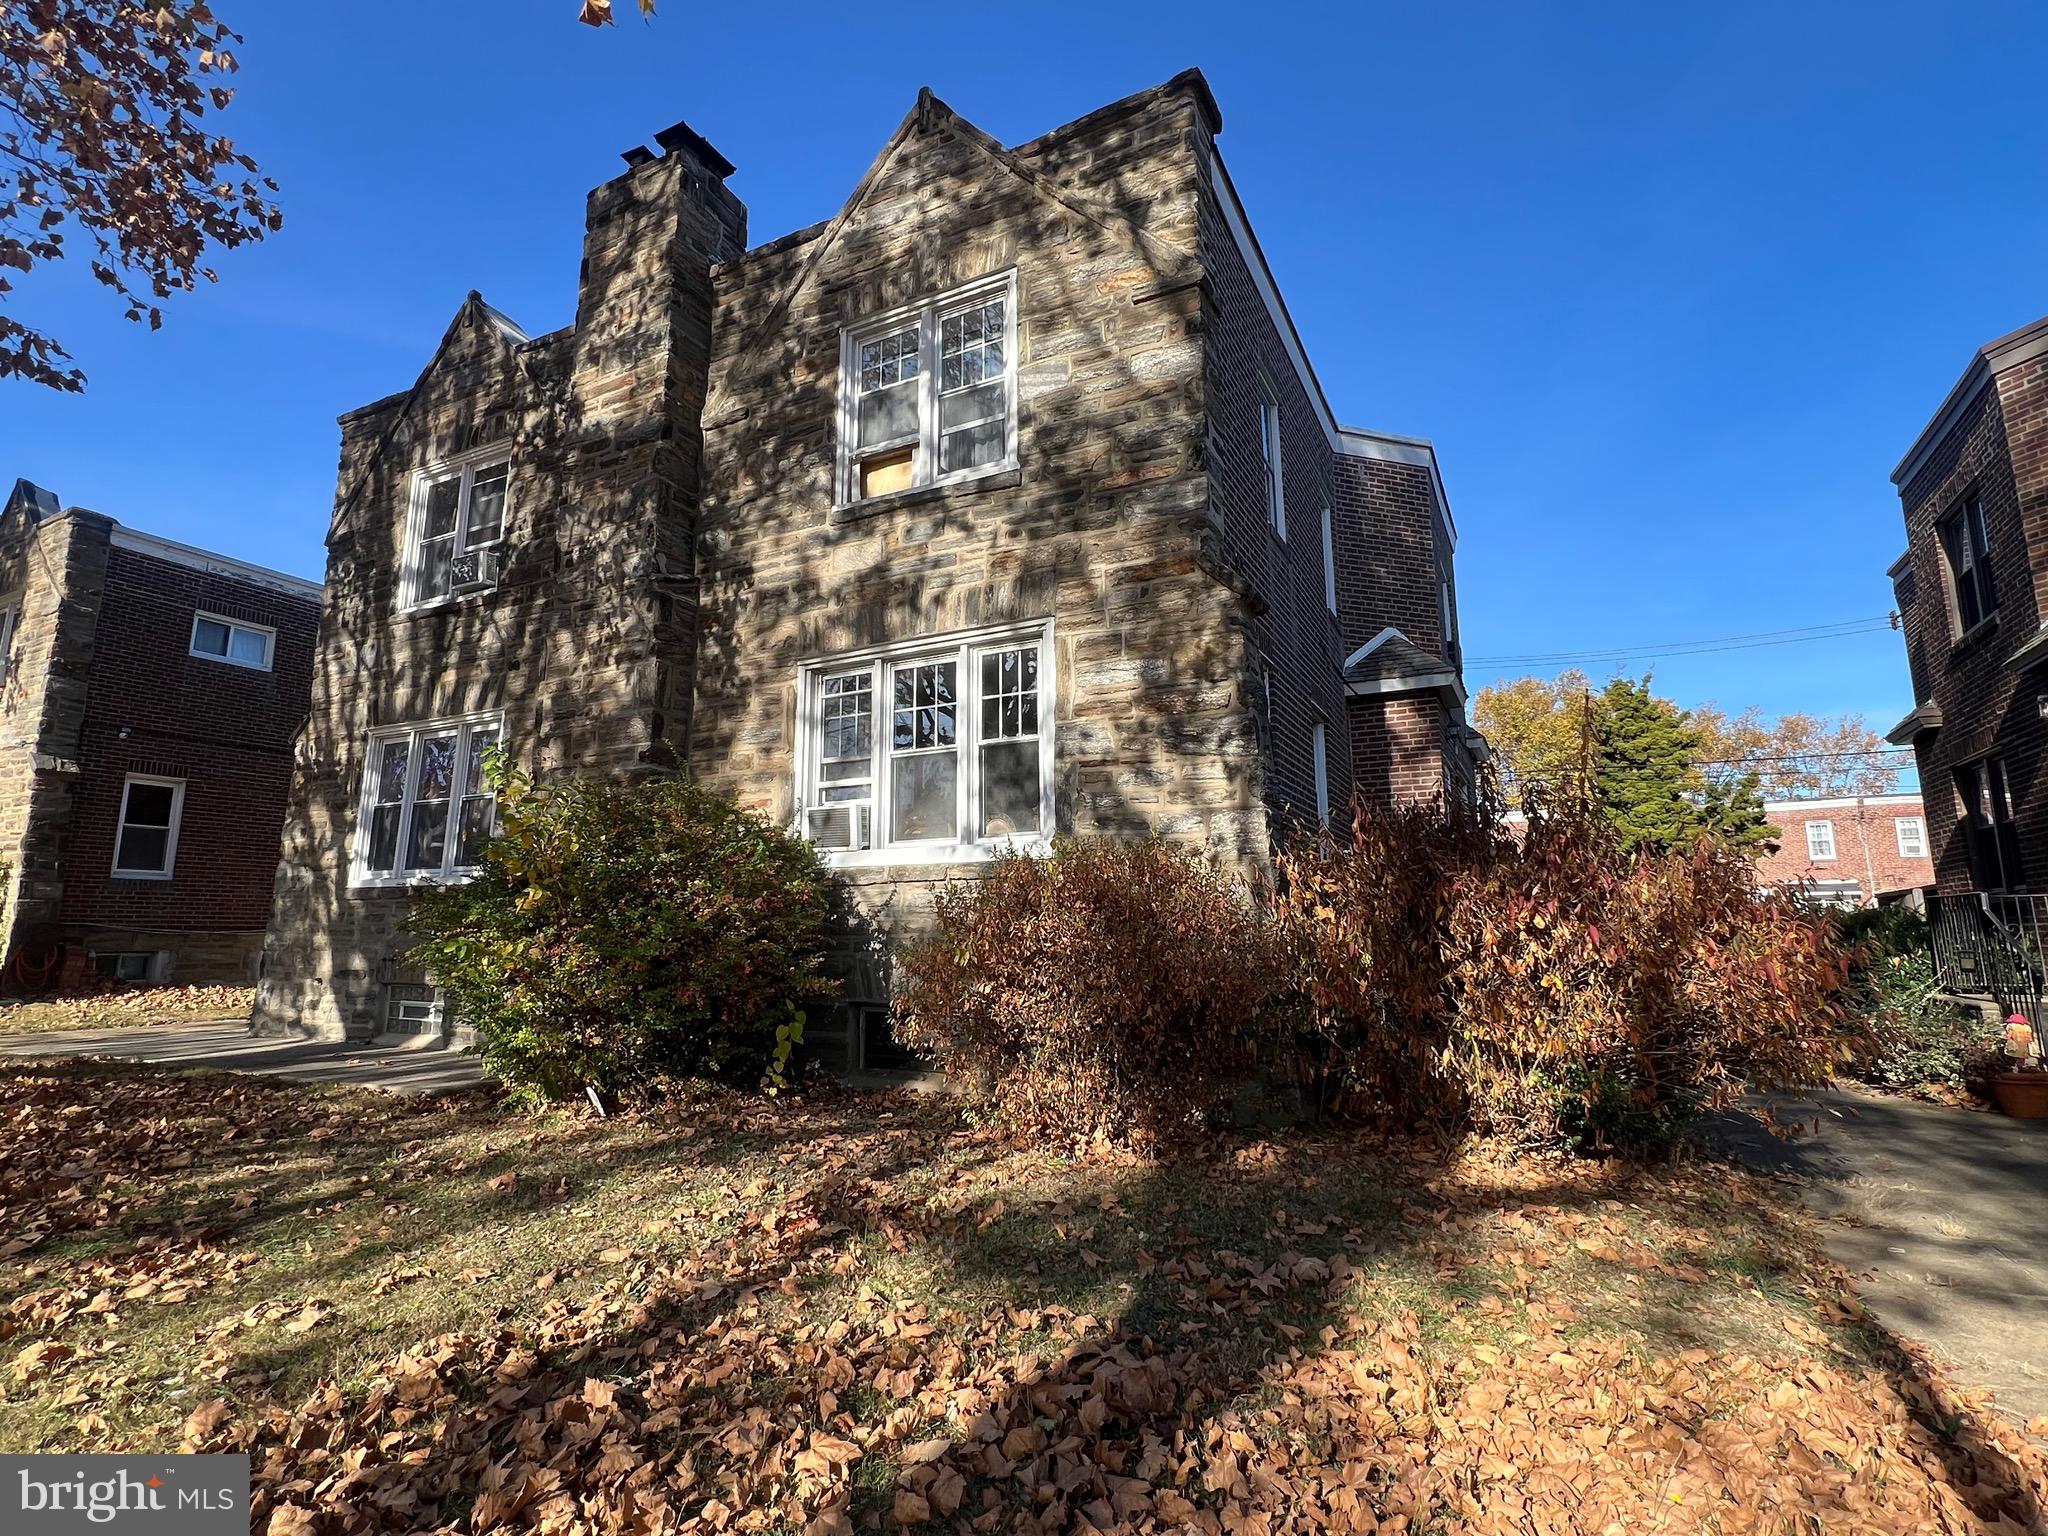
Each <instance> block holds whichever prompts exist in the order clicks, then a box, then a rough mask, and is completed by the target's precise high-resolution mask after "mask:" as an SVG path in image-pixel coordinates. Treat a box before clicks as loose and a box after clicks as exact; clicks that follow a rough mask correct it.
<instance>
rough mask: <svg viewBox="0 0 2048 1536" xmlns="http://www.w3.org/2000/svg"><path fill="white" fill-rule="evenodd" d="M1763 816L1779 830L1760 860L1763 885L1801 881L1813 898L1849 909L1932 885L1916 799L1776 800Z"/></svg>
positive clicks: (1923, 826)
mask: <svg viewBox="0 0 2048 1536" xmlns="http://www.w3.org/2000/svg"><path fill="white" fill-rule="evenodd" d="M1764 819H1765V820H1766V821H1768V822H1769V823H1770V824H1771V825H1772V826H1774V827H1776V828H1777V829H1778V835H1777V838H1776V839H1775V840H1774V841H1773V842H1772V843H1770V844H1769V845H1768V846H1767V848H1766V851H1765V853H1764V854H1763V856H1762V857H1761V858H1759V859H1758V860H1757V878H1758V880H1759V881H1760V883H1762V884H1764V885H1777V884H1780V883H1782V882H1787V881H1798V882H1800V883H1801V884H1803V885H1806V886H1807V887H1809V889H1810V890H1811V892H1812V894H1813V896H1814V898H1815V899H1817V900H1822V901H1828V902H1831V903H1834V904H1835V905H1838V906H1844V907H1869V906H1875V905H1877V904H1878V903H1879V902H1881V901H1886V900H1890V899H1893V898H1898V897H1903V896H1905V895H1907V894H1908V893H1910V892H1919V891H1924V890H1928V889H1931V888H1932V886H1933V885H1934V861H1933V859H1931V858H1930V857H1929V856H1928V851H1927V850H1928V842H1927V817H1926V813H1925V811H1924V810H1923V809H1922V807H1921V804H1920V797H1919V796H1918V795H1847V796H1841V797H1837V798H1834V799H1825V800H1773V801H1771V802H1770V803H1768V804H1767V805H1765V806H1764Z"/></svg>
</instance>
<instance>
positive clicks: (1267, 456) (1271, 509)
mask: <svg viewBox="0 0 2048 1536" xmlns="http://www.w3.org/2000/svg"><path fill="white" fill-rule="evenodd" d="M1280 460H1281V449H1280V397H1279V396H1278V395H1276V394H1274V393H1273V386H1272V384H1271V383H1270V382H1268V381H1267V380H1266V379H1265V378H1263V377H1261V378H1260V380H1259V470H1260V473H1261V474H1262V475H1264V477H1265V481H1266V519H1267V521H1268V522H1270V523H1271V524H1272V525H1273V531H1274V532H1275V533H1277V534H1279V535H1280V537H1281V538H1283V539H1284V538H1286V537H1287V487H1286V477H1285V476H1284V475H1283V474H1282V472H1281V464H1280Z"/></svg>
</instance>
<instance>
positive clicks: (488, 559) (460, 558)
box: [450, 549, 504, 592]
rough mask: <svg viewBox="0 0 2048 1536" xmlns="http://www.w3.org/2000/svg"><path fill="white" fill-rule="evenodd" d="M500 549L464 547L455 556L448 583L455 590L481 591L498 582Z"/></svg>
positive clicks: (501, 552) (501, 553)
mask: <svg viewBox="0 0 2048 1536" xmlns="http://www.w3.org/2000/svg"><path fill="white" fill-rule="evenodd" d="M503 553H504V552H503V551H502V550H496V549H466V550H464V551H463V552H462V553H461V554H459V555H457V556H456V557H455V568H454V570H453V571H452V572H451V573H450V575H451V577H452V578H453V579H452V581H451V583H450V585H452V586H453V587H454V589H455V590H456V591H457V592H482V591H484V590H486V589H487V588H490V587H495V586H496V585H497V584H498V566H499V564H500V563H501V559H502V556H503Z"/></svg>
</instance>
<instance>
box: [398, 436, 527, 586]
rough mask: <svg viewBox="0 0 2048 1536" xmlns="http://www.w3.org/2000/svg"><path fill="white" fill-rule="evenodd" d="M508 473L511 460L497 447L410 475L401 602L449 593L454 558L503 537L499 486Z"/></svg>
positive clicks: (501, 487) (501, 489)
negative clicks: (464, 460) (471, 458)
mask: <svg viewBox="0 0 2048 1536" xmlns="http://www.w3.org/2000/svg"><path fill="white" fill-rule="evenodd" d="M511 474H512V466H511V463H510V461H509V460H507V459H506V458H505V457H504V456H503V450H502V449H500V450H497V451H496V452H495V454H494V455H492V456H482V457H479V458H477V459H476V460H474V461H472V462H469V463H466V464H451V465H446V466H443V467H441V468H438V469H431V470H423V471H421V473H420V474H419V475H418V476H417V477H416V478H415V480H414V483H413V498H412V515H411V516H410V518H408V519H407V523H406V527H407V537H406V562H405V573H404V581H403V586H404V592H403V601H404V603H405V605H406V606H408V607H412V606H416V605H418V604H420V603H431V602H437V601H439V600H440V599H442V598H444V597H448V596H450V595H451V594H452V593H453V592H454V591H455V586H456V580H455V565H456V559H457V557H458V556H462V555H469V554H471V553H472V552H474V551H476V550H480V549H484V548H487V547H489V546H492V545H495V544H497V543H498V542H499V541H500V539H502V538H503V537H504V533H505V491H506V487H507V485H508V484H509V482H510V479H511ZM477 558H478V559H482V558H484V557H482V556H478V557H477ZM493 558H495V557H493Z"/></svg>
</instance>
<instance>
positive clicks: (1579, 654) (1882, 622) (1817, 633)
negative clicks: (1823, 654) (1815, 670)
mask: <svg viewBox="0 0 2048 1536" xmlns="http://www.w3.org/2000/svg"><path fill="white" fill-rule="evenodd" d="M1890 628H1892V620H1891V615H1890V614H1877V615H1873V616H1872V617H1869V618H1862V619H1841V620H1838V621H1836V622H1835V623H1833V624H1809V625H1805V626H1803V627H1801V628H1798V629H1770V630H1762V631H1759V632H1758V633H1756V634H1750V635H1724V636H1721V637H1719V638H1716V639H1710V640H1673V641H1669V642H1667V643H1665V644H1662V645H1618V646H1609V647H1606V648H1603V649H1599V650H1588V651H1534V652H1528V653H1525V654H1521V655H1502V656H1468V657H1466V658H1465V660H1466V662H1467V663H1468V664H1472V665H1478V664H1482V663H1483V664H1485V665H1489V666H1506V665H1523V664H1534V663H1537V662H1569V661H1626V660H1629V659H1631V658H1644V657H1649V658H1654V657H1658V656H1700V655H1707V654H1711V653H1713V652H1717V651H1747V650H1756V649H1758V648H1760V647H1765V646H1775V645H1805V644H1809V643H1811V642H1812V641H1815V640H1843V639H1848V638H1850V637H1853V636H1857V635H1875V634H1879V633H1882V632H1883V631H1885V630H1888V629H1890Z"/></svg>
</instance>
